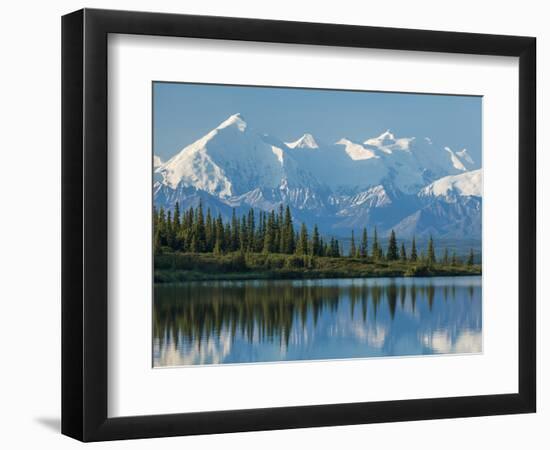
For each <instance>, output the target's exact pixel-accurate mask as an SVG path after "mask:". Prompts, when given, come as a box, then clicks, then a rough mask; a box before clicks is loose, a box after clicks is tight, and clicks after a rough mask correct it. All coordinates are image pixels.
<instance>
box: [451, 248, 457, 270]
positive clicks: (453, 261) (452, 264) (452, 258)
mask: <svg viewBox="0 0 550 450" xmlns="http://www.w3.org/2000/svg"><path fill="white" fill-rule="evenodd" d="M451 266H453V267H454V266H458V258H457V257H456V252H454V251H453V256H451Z"/></svg>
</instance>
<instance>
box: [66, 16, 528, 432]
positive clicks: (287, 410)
mask: <svg viewBox="0 0 550 450" xmlns="http://www.w3.org/2000/svg"><path fill="white" fill-rule="evenodd" d="M110 33H123V34H137V35H151V36H178V37H192V38H208V39H223V40H239V41H259V42H279V43H290V44H310V45H325V46H337V47H367V48H377V49H392V50H414V51H428V52H444V53H445V52H446V53H464V54H477V55H502V56H515V57H518V58H519V104H518V108H519V142H518V152H519V167H518V171H519V291H518V292H517V293H516V294H517V299H518V305H519V321H518V327H519V386H518V392H517V393H508V394H499V395H480V396H469V397H452V398H451V397H449V398H447V397H443V398H429V399H419V400H401V401H378V402H367V403H347V404H336V405H313V406H299V407H292V406H290V407H277V408H265V409H248V410H235V411H212V412H199V413H183V414H166V415H152V416H151V415H146V416H134V417H117V418H109V417H108V416H107V395H108V383H107V364H108V359H107V342H108V341H107V314H108V313H107V233H108V232H107V194H108V185H107V98H108V97H107V96H108V92H107V36H108V34H110ZM535 91H536V39H535V38H533V37H518V36H502V35H487V34H471V33H457V32H439V31H422V30H409V29H394V28H377V27H363V26H349V25H333V24H320V23H300V22H285V21H271V20H257V19H242V18H226V17H206V16H190V15H175V14H157V13H145V12H129V11H109V10H96V9H83V10H80V11H76V12H74V13H71V14H68V15H66V16H64V17H63V18H62V433H63V434H66V435H68V436H71V437H73V438H76V439H79V440H82V441H102V440H113V439H131V438H148V437H161V436H177V435H191V434H211V433H227V432H238V431H254V430H274V429H282V428H299V427H319V426H329V425H348V424H363V423H376V422H397V421H406V420H424V419H437V418H453V417H467V416H484V415H497V414H514V413H530V412H535V408H536V308H535V306H536V151H535V150H536V104H535V100H536V99H535ZM510 295H514V293H510Z"/></svg>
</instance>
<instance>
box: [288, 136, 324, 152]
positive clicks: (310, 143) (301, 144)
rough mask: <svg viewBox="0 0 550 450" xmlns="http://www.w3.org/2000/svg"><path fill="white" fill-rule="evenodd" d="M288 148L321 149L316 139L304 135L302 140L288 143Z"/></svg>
mask: <svg viewBox="0 0 550 450" xmlns="http://www.w3.org/2000/svg"><path fill="white" fill-rule="evenodd" d="M286 145H287V147H290V148H312V149H313V148H319V145H318V144H317V141H316V140H315V138H314V137H313V136H312V135H311V134H309V133H306V134H304V135H303V136H302V137H301V138H300V139H298V140H297V141H294V142H286Z"/></svg>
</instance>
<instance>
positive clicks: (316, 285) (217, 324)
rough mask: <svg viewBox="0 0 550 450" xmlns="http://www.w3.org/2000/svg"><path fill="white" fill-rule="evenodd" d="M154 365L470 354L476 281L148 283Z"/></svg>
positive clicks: (475, 338) (475, 340)
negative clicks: (150, 286) (151, 290)
mask: <svg viewBox="0 0 550 450" xmlns="http://www.w3.org/2000/svg"><path fill="white" fill-rule="evenodd" d="M154 294H155V296H154V308H153V363H154V366H155V367H162V366H182V365H198V364H223V363H251V362H269V361H293V360H319V359H340V358H364V357H377V356H378V357H380V356H404V355H425V354H436V353H478V352H481V351H482V345H481V341H482V339H481V331H482V323H481V322H482V314H481V277H437V278H376V279H374V278H373V279H330V280H276V281H275V280H274V281H267V280H256V281H251V280H247V281H208V282H189V283H184V284H177V285H155V291H154Z"/></svg>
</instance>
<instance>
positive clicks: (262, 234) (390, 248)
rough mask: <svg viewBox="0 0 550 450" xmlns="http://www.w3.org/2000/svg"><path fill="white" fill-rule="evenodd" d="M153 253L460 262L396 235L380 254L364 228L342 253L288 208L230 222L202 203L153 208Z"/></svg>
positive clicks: (471, 261) (471, 260)
mask: <svg viewBox="0 0 550 450" xmlns="http://www.w3.org/2000/svg"><path fill="white" fill-rule="evenodd" d="M153 227H154V251H155V254H159V253H161V252H162V251H163V249H164V248H166V247H167V248H169V249H170V250H172V251H179V252H184V253H213V254H224V253H230V252H244V253H265V254H274V253H279V254H287V255H298V256H327V257H334V258H339V257H344V256H347V257H352V258H361V259H365V260H369V261H402V262H413V263H414V262H417V261H418V262H422V263H424V264H428V265H432V264H436V263H441V264H444V265H461V264H463V263H464V261H462V260H461V259H459V258H458V257H457V255H456V252H453V253H452V254H450V253H449V251H448V249H447V248H446V249H445V250H444V252H443V255H442V256H441V257H440V259H439V260H438V258H437V256H436V249H435V245H434V240H433V238H432V237H431V236H430V239H429V241H428V246H427V249H426V252H424V251H420V252H419V251H418V249H417V245H416V239H415V237H413V238H412V240H411V244H410V246H409V249H407V246H406V245H405V243H404V242H401V244H400V245H398V241H397V236H396V234H395V232H394V230H391V233H390V237H389V239H388V243H387V247H386V249H385V250H384V248H383V246H382V244H381V242H380V240H379V238H378V232H377V229H376V227H374V231H373V236H372V244H371V243H370V238H369V234H368V232H367V228H363V230H362V233H361V235H360V237H359V236H358V237H357V238H356V236H355V232H354V231H353V230H352V231H351V237H350V244H349V249H348V251H347V253H346V254H345V252H344V249H343V245H342V244H341V243H340V242H339V240H338V239H336V238H334V237H331V238H330V239H328V238H323V237H322V236H321V234H320V232H319V228H318V226H317V224H315V225H314V226H313V228H312V230H311V231H310V230H309V229H308V227H307V226H306V224H305V223H302V224H301V225H300V226H299V227H298V229H296V228H295V227H294V220H293V218H292V213H291V211H290V208H289V207H288V206H286V208H285V207H283V205H280V206H279V208H278V210H272V211H271V212H266V211H259V212H256V211H255V210H254V209H253V208H250V209H249V211H248V212H247V213H246V214H243V215H242V216H240V217H238V216H237V214H236V211H235V209H233V213H232V216H231V219H230V220H228V221H225V222H224V220H223V218H222V216H221V214H218V215H217V216H216V217H214V215H213V214H212V213H211V210H210V208H207V210H206V214H205V213H204V210H203V206H202V202H200V203H199V205H198V207H196V208H193V207H191V208H189V209H187V210H186V211H183V212H181V210H180V206H179V203H176V204H175V207H174V210H173V212H172V211H171V210H167V211H166V210H165V209H164V208H163V207H160V209H157V208H154V210H153ZM465 262H466V264H467V265H468V266H472V265H474V252H473V249H470V252H469V255H468V257H467V260H466V261H465Z"/></svg>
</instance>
